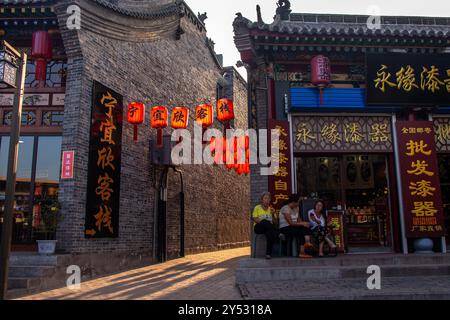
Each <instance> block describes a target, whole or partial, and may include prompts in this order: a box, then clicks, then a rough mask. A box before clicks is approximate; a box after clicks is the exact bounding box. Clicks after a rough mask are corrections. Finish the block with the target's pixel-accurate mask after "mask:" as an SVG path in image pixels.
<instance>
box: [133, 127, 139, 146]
mask: <svg viewBox="0 0 450 320" xmlns="http://www.w3.org/2000/svg"><path fill="white" fill-rule="evenodd" d="M133 140H134V142H137V141H138V126H137V125H135V126H134V133H133Z"/></svg>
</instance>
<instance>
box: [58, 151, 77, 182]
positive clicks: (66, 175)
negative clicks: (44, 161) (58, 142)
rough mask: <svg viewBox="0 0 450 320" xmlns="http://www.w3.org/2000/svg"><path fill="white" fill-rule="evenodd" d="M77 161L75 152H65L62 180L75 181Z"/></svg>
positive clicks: (62, 164) (62, 163)
mask: <svg viewBox="0 0 450 320" xmlns="http://www.w3.org/2000/svg"><path fill="white" fill-rule="evenodd" d="M74 161H75V151H64V152H63V156H62V162H61V179H62V180H69V179H73V165H74Z"/></svg>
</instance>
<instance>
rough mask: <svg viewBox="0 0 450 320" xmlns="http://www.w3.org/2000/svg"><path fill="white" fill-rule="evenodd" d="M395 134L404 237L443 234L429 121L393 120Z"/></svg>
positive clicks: (439, 194)
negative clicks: (395, 121) (403, 205)
mask: <svg viewBox="0 0 450 320" xmlns="http://www.w3.org/2000/svg"><path fill="white" fill-rule="evenodd" d="M397 134H398V137H399V157H400V167H401V168H400V175H401V177H402V191H403V203H404V204H405V213H404V214H405V222H406V228H407V230H406V233H407V236H408V237H410V238H422V237H430V238H433V237H434V238H438V237H443V236H444V234H445V230H444V213H443V209H442V197H441V189H440V180H439V171H438V161H437V153H436V144H435V132H434V128H433V123H432V122H428V121H414V122H412V121H401V122H397Z"/></svg>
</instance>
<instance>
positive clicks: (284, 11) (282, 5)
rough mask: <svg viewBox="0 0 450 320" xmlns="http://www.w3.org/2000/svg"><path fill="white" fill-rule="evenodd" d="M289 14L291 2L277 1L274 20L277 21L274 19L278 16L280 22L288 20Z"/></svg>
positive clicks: (287, 0) (286, 0)
mask: <svg viewBox="0 0 450 320" xmlns="http://www.w3.org/2000/svg"><path fill="white" fill-rule="evenodd" d="M291 12H292V10H291V2H290V1H289V0H278V2H277V11H276V16H275V18H274V19H275V20H277V18H276V17H277V16H279V17H280V19H281V20H284V21H286V20H289V18H290V15H291Z"/></svg>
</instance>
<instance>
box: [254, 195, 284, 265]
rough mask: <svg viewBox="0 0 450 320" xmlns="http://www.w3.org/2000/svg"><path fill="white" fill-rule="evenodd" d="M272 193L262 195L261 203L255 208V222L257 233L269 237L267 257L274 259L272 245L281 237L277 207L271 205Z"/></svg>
mask: <svg viewBox="0 0 450 320" xmlns="http://www.w3.org/2000/svg"><path fill="white" fill-rule="evenodd" d="M271 199H272V197H271V194H270V193H269V192H266V193H264V194H263V195H262V197H261V203H260V204H259V205H257V206H256V207H255V209H254V210H253V215H252V217H253V222H254V223H255V226H254V228H255V233H256V234H263V235H265V236H266V239H267V247H266V259H272V247H273V244H274V243H275V242H276V241H277V239H278V237H279V234H280V233H279V231H278V228H277V227H276V225H275V217H274V213H275V209H274V208H272V207H271V205H270V203H271Z"/></svg>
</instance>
